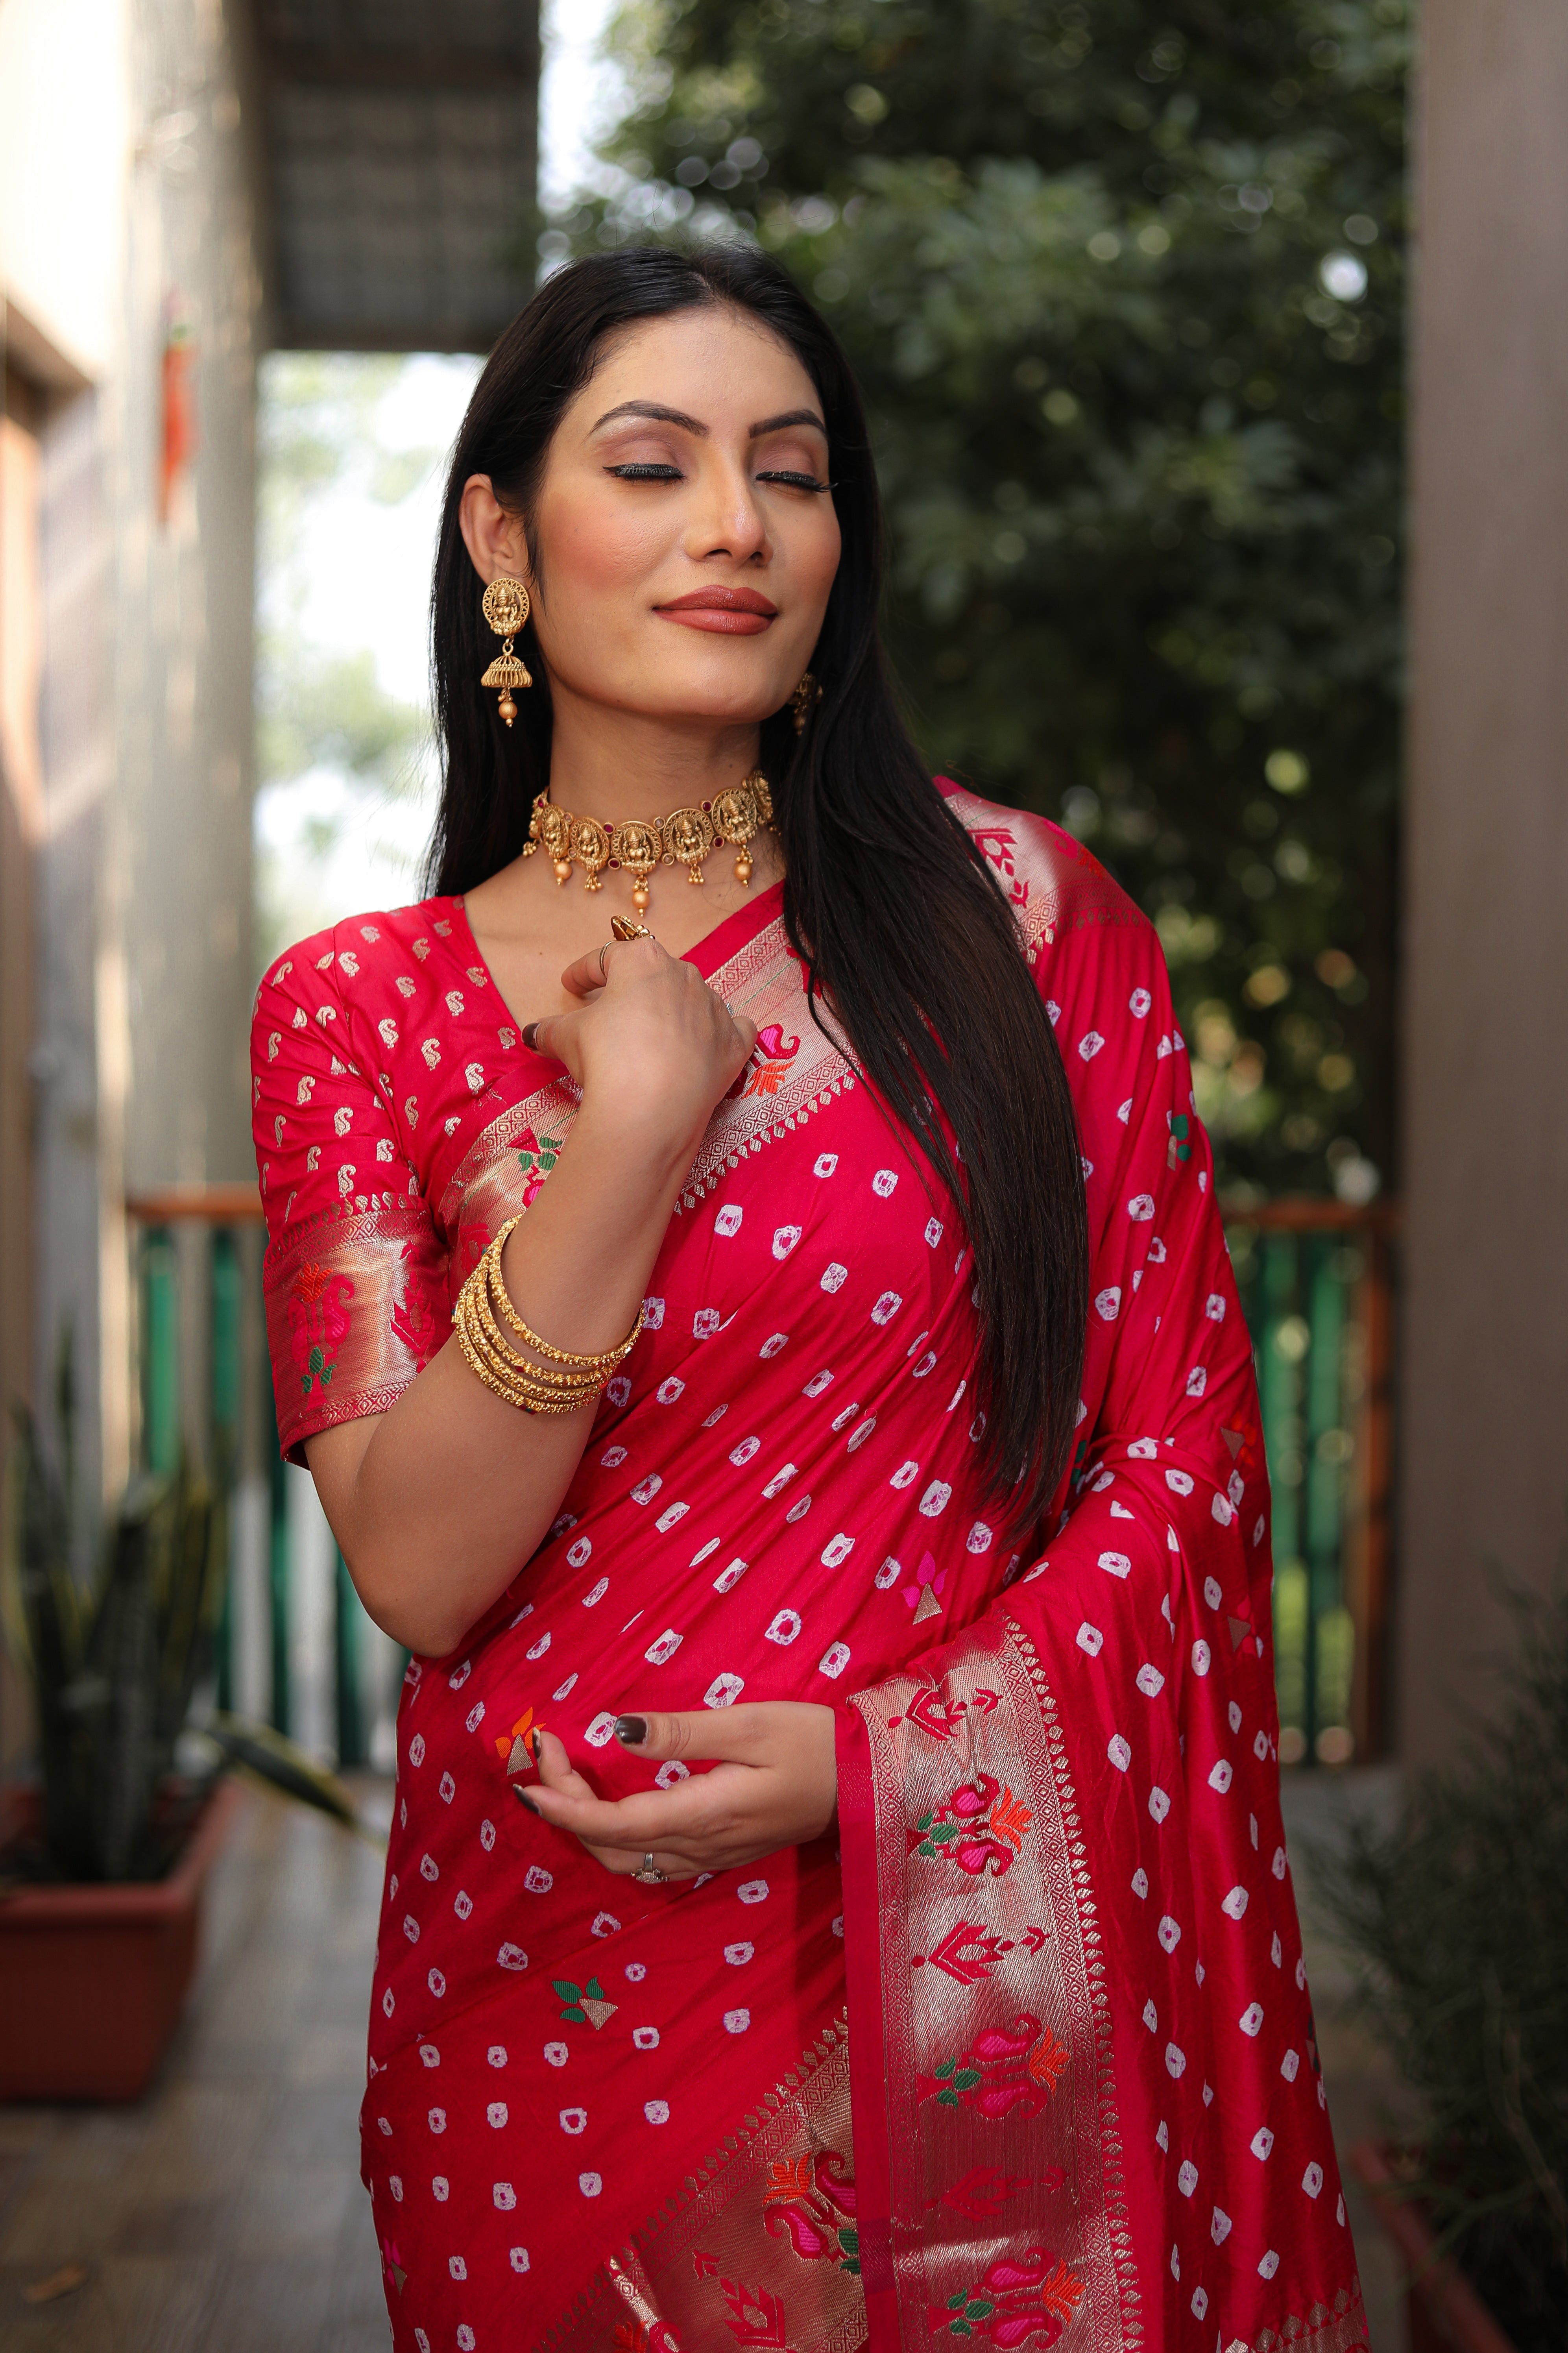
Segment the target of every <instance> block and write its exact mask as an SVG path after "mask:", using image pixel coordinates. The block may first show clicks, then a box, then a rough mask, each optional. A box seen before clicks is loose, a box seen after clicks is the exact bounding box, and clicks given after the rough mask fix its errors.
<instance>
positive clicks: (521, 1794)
mask: <svg viewBox="0 0 1568 2353" xmlns="http://www.w3.org/2000/svg"><path fill="white" fill-rule="evenodd" d="M511 1786H512V1788H514V1789H517V1783H516V1782H515V1781H514V1782H513V1783H512V1785H511ZM517 1802H518V1804H519V1805H520V1806H526V1807H527V1808H528V1810H529V1812H530V1813H531V1814H537V1815H538V1816H539V1820H541V1821H542V1820H544V1816H543V1815H542V1814H541V1813H540V1812H539V1808H538V1807H537V1806H536V1805H535V1804H534V1802H533V1799H531V1797H530V1796H529V1794H528V1791H527V1790H526V1789H517Z"/></svg>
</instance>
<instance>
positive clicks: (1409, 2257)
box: [1351, 2140, 1516, 2353]
mask: <svg viewBox="0 0 1568 2353" xmlns="http://www.w3.org/2000/svg"><path fill="white" fill-rule="evenodd" d="M1351 2166H1352V2169H1353V2171H1354V2173H1355V2176H1356V2179H1357V2180H1358V2181H1360V2182H1361V2183H1362V2184H1363V2187H1364V2188H1365V2190H1366V2193H1367V2196H1368V2197H1369V2199H1370V2200H1371V2201H1372V2206H1373V2212H1374V2213H1375V2214H1376V2216H1377V2219H1378V2221H1380V2222H1381V2223H1382V2225H1383V2228H1384V2233H1385V2235H1386V2236H1387V2237H1388V2238H1390V2239H1392V2241H1393V2242H1394V2246H1395V2247H1396V2248H1397V2249H1398V2251H1399V2253H1400V2254H1401V2255H1402V2256H1403V2257H1404V2259H1405V2269H1406V2271H1407V2272H1408V2274H1410V2276H1409V2281H1408V2284H1406V2287H1405V2308H1406V2310H1407V2311H1408V2313H1409V2316H1410V2353H1516V2348H1515V2346H1514V2342H1513V2339H1512V2337H1507V2336H1505V2335H1504V2333H1503V2331H1502V2330H1501V2329H1500V2327H1498V2325H1497V2322H1496V2321H1495V2320H1494V2319H1493V2318H1492V2316H1491V2315H1490V2313H1489V2311H1488V2310H1487V2308H1486V2306H1485V2305H1484V2304H1483V2303H1482V2302H1481V2300H1480V2297H1479V2295H1477V2294H1476V2292H1475V2289H1474V2288H1473V2287H1471V2285H1470V2284H1469V2283H1468V2280H1467V2279H1466V2278H1465V2276H1464V2274H1463V2273H1461V2272H1460V2271H1459V2270H1458V2267H1457V2265H1455V2264H1454V2263H1450V2262H1449V2261H1448V2258H1447V2256H1446V2255H1443V2256H1439V2257H1438V2259H1437V2261H1436V2263H1433V2262H1432V2261H1431V2254H1432V2249H1433V2247H1434V2245H1435V2244H1436V2233H1435V2232H1434V2231H1433V2229H1432V2227H1431V2225H1430V2223H1429V2222H1428V2221H1427V2220H1426V2214H1425V2213H1424V2211H1422V2209H1421V2207H1420V2206H1419V2205H1418V2204H1417V2203H1416V2202H1415V2200H1414V2199H1410V2198H1403V2197H1401V2196H1400V2195H1399V2189H1398V2183H1397V2180H1396V2178H1395V2176H1394V2173H1393V2171H1392V2170H1391V2168H1390V2167H1389V2163H1388V2158H1387V2153H1386V2151H1385V2150H1384V2149H1383V2148H1381V2147H1379V2146H1378V2145H1377V2144H1376V2143H1375V2142H1374V2141H1370V2140H1363V2141H1361V2142H1359V2143H1358V2144H1357V2146H1356V2147H1354V2148H1352V2151H1351Z"/></svg>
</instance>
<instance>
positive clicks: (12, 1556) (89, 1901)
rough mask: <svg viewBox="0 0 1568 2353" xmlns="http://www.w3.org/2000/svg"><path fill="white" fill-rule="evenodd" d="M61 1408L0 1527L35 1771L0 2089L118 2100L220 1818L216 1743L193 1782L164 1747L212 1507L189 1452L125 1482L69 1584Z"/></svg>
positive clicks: (21, 1469)
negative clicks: (98, 1546)
mask: <svg viewBox="0 0 1568 2353" xmlns="http://www.w3.org/2000/svg"><path fill="white" fill-rule="evenodd" d="M63 1386H65V1387H67V1388H68V1373H67V1375H66V1381H65V1384H63ZM61 1419H62V1426H63V1428H64V1430H65V1431H66V1433H67V1435H66V1442H65V1453H66V1465H67V1467H66V1475H65V1476H64V1477H63V1478H62V1477H61V1476H60V1475H59V1474H58V1472H56V1470H55V1469H54V1467H53V1466H52V1465H51V1464H50V1462H49V1461H47V1458H46V1456H45V1454H44V1452H43V1450H42V1448H41V1446H40V1444H39V1440H38V1436H37V1430H36V1429H35V1427H34V1425H33V1422H32V1420H31V1419H30V1417H28V1416H26V1415H25V1414H19V1415H18V1417H17V1443H16V1451H15V1456H14V1461H13V1478H12V1482H11V1494H10V1498H9V1503H10V1510H9V1512H8V1514H7V1518H8V1523H9V1525H8V1526H7V1529H6V1532H5V1533H6V1539H7V1541H6V1561H5V1577H6V1604H7V1607H6V1620H7V1633H8V1637H9V1639H10V1641H11V1644H12V1647H13V1649H14V1650H15V1651H16V1653H17V1654H18V1656H19V1659H20V1662H21V1663H22V1665H23V1667H24V1670H25V1671H26V1673H27V1675H28V1678H29V1680H30V1682H31V1684H32V1689H33V1694H34V1700H35V1704H36V1709H37V1731H38V1766H39V1773H38V1780H37V1786H36V1788H31V1789H23V1790H22V1791H21V1792H19V1793H18V1801H17V1802H16V1803H14V1805H13V1808H12V1817H13V1819H12V1823H11V1828H10V1835H9V1837H8V1839H7V1840H6V1841H5V1849H4V1852H3V1854H0V2099H12V2100H15V2099H73V2098H74V2099H83V2098H85V2099H110V2100H112V2099H131V2098H134V2097H135V2096H136V2094H138V2093H139V2092H141V2091H142V2089H143V2088H144V2086H145V2085H146V2084H147V2082H148V2081H149V2079H150V2077H151V2075H152V2073H153V2069H154V2068H155V2066H156V2065H157V2063H158V2059H159V2057H160V2055H161V2053H162V2052H163V2046H164V2044H165V2042H167V2040H168V2037H169V2035H170V2034H171V2032H172V2031H173V2030H174V2023H175V2021H176V2020H177V2018H178V2016H179V2013H180V2007H181V2004H182V2002H183V2000H184V1994H185V1989H186V1987H187V1986H188V1984H189V1982H190V1978H191V1973H192V1970H193V1968H194V1967H195V1950H196V1931H197V1919H198V1910H199V1905H200V1898H201V1889H202V1883H203V1880H204V1879H205V1875H206V1872H207V1869H208V1867H209V1865H210V1863H211V1862H212V1860H213V1857H214V1855H215V1854H216V1851H217V1847H218V1844H219V1842H220V1841H221V1837H222V1833H223V1828H224V1824H225V1820H226V1815H227V1812H228V1806H229V1794H228V1792H227V1791H226V1790H225V1789H219V1788H218V1787H217V1784H216V1769H215V1768H216V1766H217V1765H218V1764H220V1763H221V1758H220V1757H217V1755H216V1752H215V1756H214V1765H213V1766H212V1767H205V1768H204V1769H202V1770H200V1771H198V1772H197V1773H195V1774H190V1773H181V1772H179V1771H177V1770H176V1769H175V1753H174V1752H175V1745H176V1743H177V1741H178V1740H179V1738H180V1735H181V1733H182V1732H183V1730H184V1726H185V1723H186V1718H187V1716H188V1715H189V1713H190V1708H191V1702H192V1697H193V1694H195V1691H196V1688H197V1686H198V1684H199V1683H201V1682H202V1680H203V1678H204V1677H205V1674H206V1672H207V1671H208V1668H209V1665H210V1662H211V1658H212V1648H213V1636H214V1631H215V1629H216V1623H217V1618H218V1612H219V1609H220V1608H221V1606H222V1599H223V1588H224V1581H225V1573H226V1556H227V1525H226V1521H227V1514H226V1510H225V1507H224V1502H223V1497H222V1492H221V1489H219V1490H218V1491H216V1492H215V1490H214V1489H213V1488H212V1487H209V1485H208V1484H207V1482H205V1480H204V1479H203V1478H202V1477H201V1476H200V1475H199V1474H198V1473H197V1472H195V1471H194V1470H193V1469H192V1467H191V1466H190V1465H189V1464H188V1463H184V1464H182V1466H181V1467H180V1469H179V1470H178V1471H177V1472H175V1473H174V1476H173V1477H171V1478H167V1479H154V1478H150V1477H140V1478H137V1479H135V1480H133V1481H132V1484H131V1486H130V1488H129V1489H128V1490H127V1493H126V1494H125V1496H124V1499H123V1501H122V1503H121V1506H120V1508H119V1510H118V1512H117V1513H116V1514H115V1515H114V1519H113V1524H112V1525H111V1527H110V1530H109V1533H108V1536H107V1540H106V1543H105V1546H104V1557H103V1560H102V1564H101V1567H100V1571H99V1575H98V1577H97V1580H96V1586H95V1588H94V1589H92V1590H90V1591H89V1590H85V1589H84V1588H83V1587H82V1586H81V1585H79V1582H78V1580H77V1578H76V1577H75V1575H74V1574H73V1570H72V1565H71V1564H72V1549H73V1547H72V1530H71V1514H70V1509H69V1504H68V1496H69V1493H70V1486H71V1480H70V1460H69V1452H70V1451H69V1441H68V1432H69V1415H68V1413H62V1417H61Z"/></svg>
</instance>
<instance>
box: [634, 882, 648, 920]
mask: <svg viewBox="0 0 1568 2353" xmlns="http://www.w3.org/2000/svg"><path fill="white" fill-rule="evenodd" d="M632 905H633V906H634V907H635V908H636V909H637V913H638V914H639V915H646V914H647V883H646V882H645V881H643V880H642V879H641V877H640V876H639V877H638V879H637V881H636V882H634V883H633V885H632Z"/></svg>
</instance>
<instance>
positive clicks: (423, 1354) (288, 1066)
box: [251, 933, 451, 1462]
mask: <svg viewBox="0 0 1568 2353" xmlns="http://www.w3.org/2000/svg"><path fill="white" fill-rule="evenodd" d="M337 962H338V958H337V955H336V951H335V949H334V947H333V941H332V934H330V933H325V934H321V935H319V936H318V937H317V938H315V939H313V940H308V941H306V942H304V943H303V944H301V945H300V946H299V947H297V948H294V949H292V950H290V952H289V955H286V956H285V957H284V958H283V959H282V960H281V962H280V963H279V965H277V966H276V967H275V968H274V969H273V970H272V971H271V972H270V973H268V976H267V977H266V978H265V979H264V980H263V982H262V984H261V987H260V988H259V990H258V993H257V1001H256V1012H255V1017H254V1019H253V1022H252V1026H251V1118H252V1126H253V1131H254V1134H255V1139H256V1158H257V1168H258V1176H259V1178H260V1184H261V1198H262V1204H263V1208H264V1209H265V1212H266V1218H267V1237H268V1244H267V1256H266V1260H265V1262H264V1269H263V1288H264V1292H265V1295H266V1304H267V1336H268V1348H269V1350H270V1353H271V1358H272V1381H273V1389H274V1394H275V1396H276V1398H277V1405H278V1436H279V1444H280V1446H281V1447H282V1450H283V1452H284V1454H285V1455H286V1456H287V1457H288V1459H289V1461H293V1462H303V1461H304V1459H305V1455H304V1447H305V1441H306V1440H307V1439H310V1438H313V1437H315V1436H316V1434H317V1432H318V1431H320V1430H326V1429H329V1428H330V1427H331V1426H332V1425H333V1424H334V1423H337V1422H341V1421H357V1420H359V1419H362V1418H363V1416H365V1415H367V1414H376V1413H384V1412H385V1411H386V1409H388V1407H389V1406H391V1405H393V1404H395V1401H396V1400H397V1398H399V1397H401V1396H402V1394H403V1393H404V1391H405V1389H406V1388H409V1386H410V1385H411V1384H412V1382H413V1381H414V1379H415V1378H416V1376H417V1374H418V1373H419V1372H420V1370H421V1369H422V1367H423V1366H425V1365H426V1364H427V1363H428V1362H429V1360H430V1358H431V1357H432V1356H434V1355H435V1354H436V1352H437V1349H438V1348H439V1347H440V1345H441V1344H442V1342H443V1341H444V1340H445V1339H446V1337H447V1334H448V1333H449V1331H450V1329H451V1317H450V1308H449V1303H448V1300H447V1281H446V1276H447V1250H446V1247H445V1245H444V1243H443V1242H442V1240H441V1239H440V1237H439V1235H438V1233H437V1228H436V1224H435V1220H434V1219H433V1217H432V1215H431V1212H430V1208H429V1205H428V1203H427V1202H426V1199H425V1198H424V1196H423V1194H422V1192H421V1188H420V1183H419V1176H418V1173H417V1171H416V1168H415V1167H414V1166H413V1164H412V1162H411V1160H410V1158H409V1156H408V1153H407V1149H406V1147H405V1143H404V1140H403V1136H402V1134H401V1132H400V1129H399V1126H398V1123H397V1115H396V1110H395V1103H394V1101H393V1100H392V1099H391V1098H392V1094H393V1088H392V1082H391V1079H390V1077H389V1076H385V1077H384V1076H382V1075H381V1074H380V1073H378V1074H377V1077H376V1079H372V1078H371V1077H369V1076H367V1075H366V1066H367V1065H368V1064H369V1063H370V1061H371V1059H372V1058H371V1057H370V1056H369V1055H367V1054H365V1053H364V1051H363V1048H358V1049H357V1050H356V1042H357V1041H356V1036H355V1031H354V1027H353V1025H354V1023H355V1022H356V1021H363V1019H365V1018H368V1015H367V1014H365V1013H364V1011H363V1009H362V1008H360V1007H358V1006H357V1005H356V1006H354V1007H352V1008H351V1007H350V1006H349V1005H348V1004H347V1003H346V1002H345V999H344V997H343V993H342V987H341V984H340V982H339V980H338V977H337V974H336V965H337Z"/></svg>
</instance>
